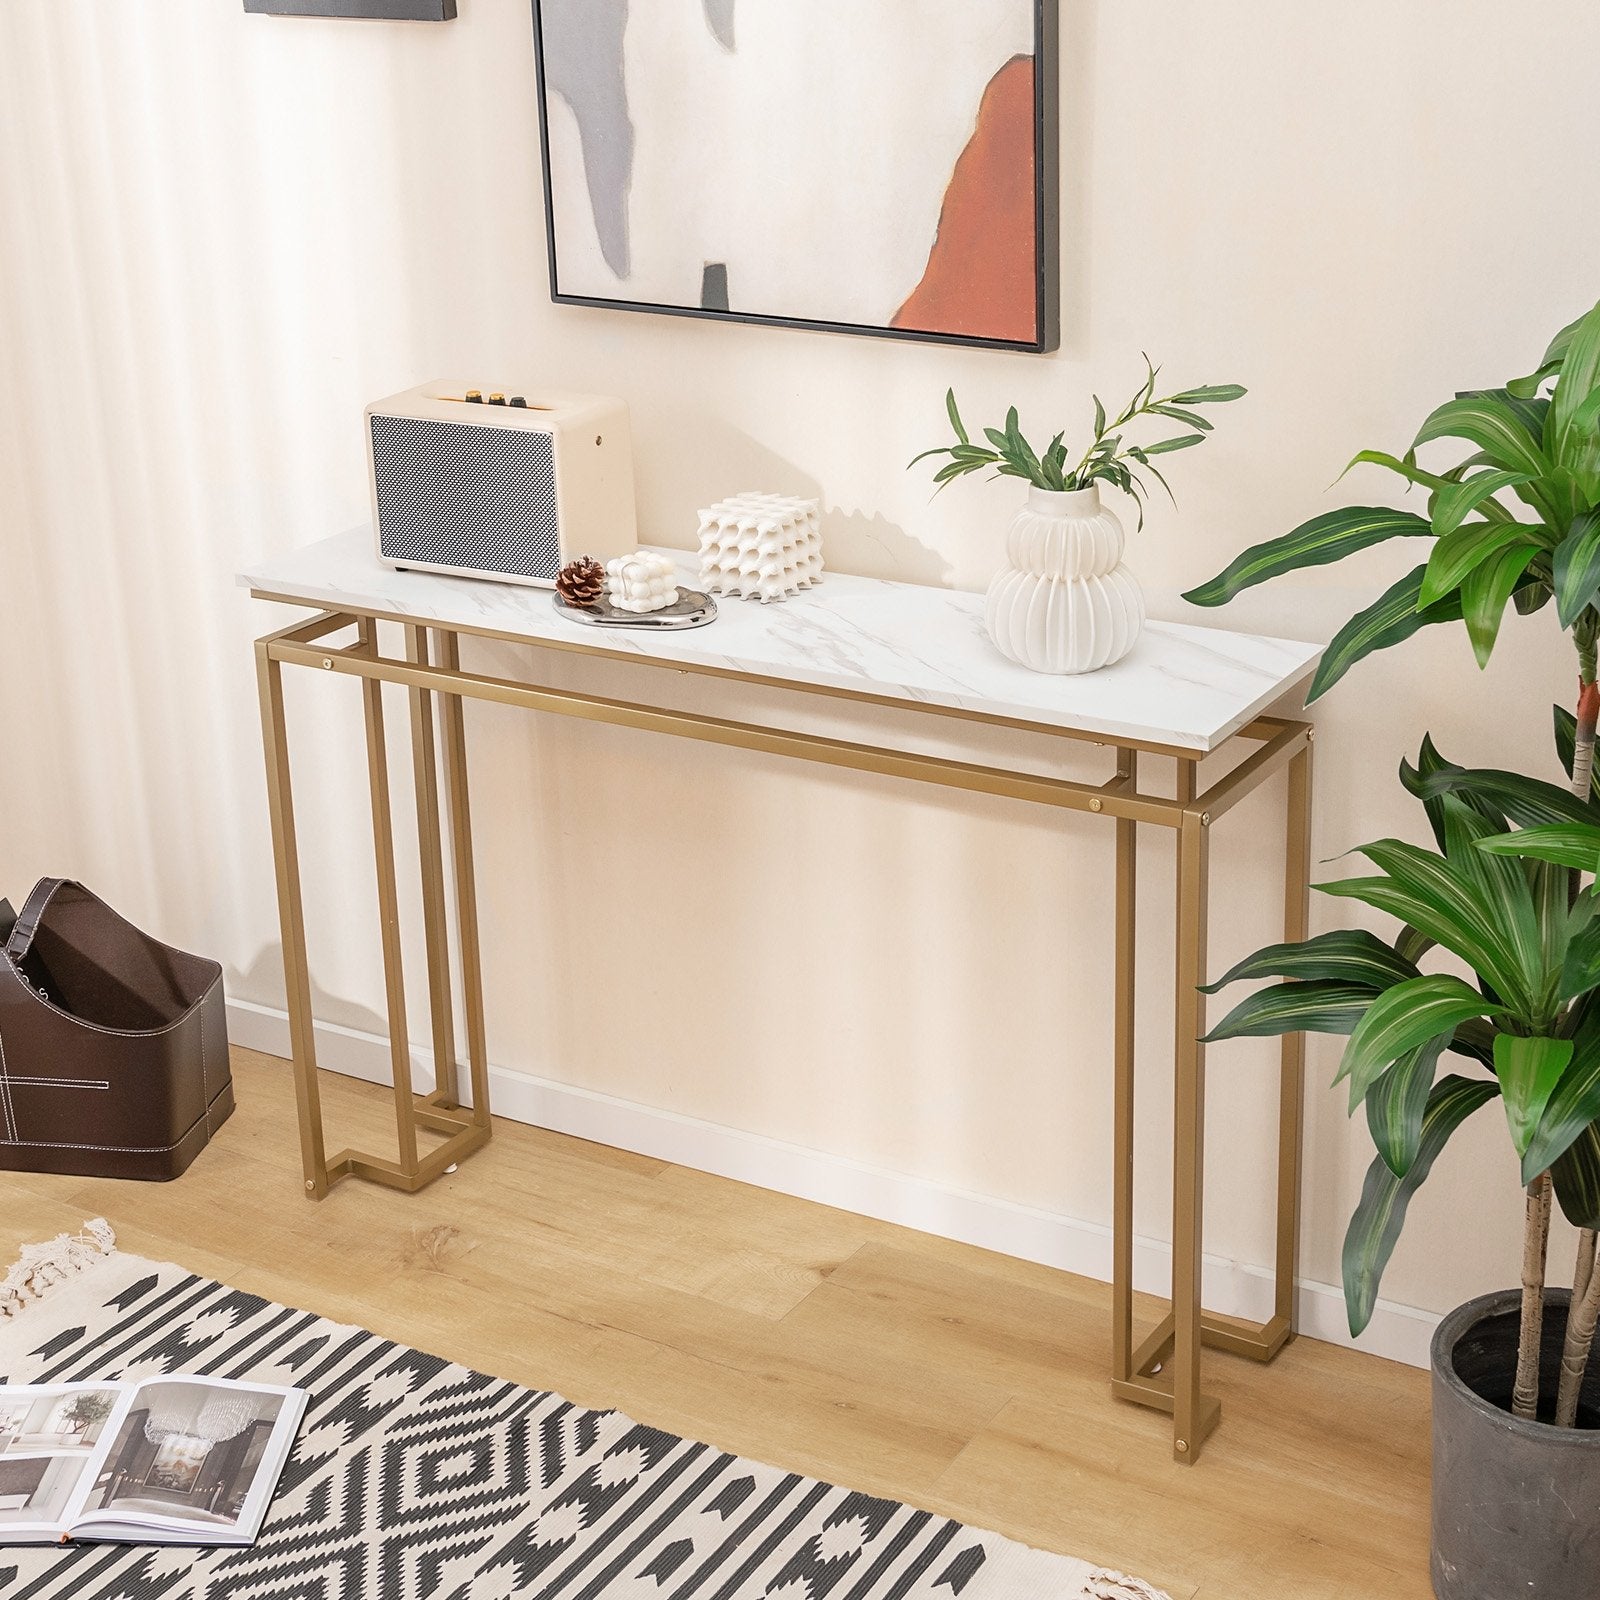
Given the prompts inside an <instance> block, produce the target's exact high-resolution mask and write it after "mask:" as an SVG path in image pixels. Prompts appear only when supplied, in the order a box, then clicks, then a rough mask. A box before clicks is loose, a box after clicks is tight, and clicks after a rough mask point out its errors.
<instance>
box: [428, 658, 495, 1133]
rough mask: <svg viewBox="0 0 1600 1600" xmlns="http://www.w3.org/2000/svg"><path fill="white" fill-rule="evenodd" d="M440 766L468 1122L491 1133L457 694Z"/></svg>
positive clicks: (450, 663) (451, 667)
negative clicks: (446, 804)
mask: <svg viewBox="0 0 1600 1600" xmlns="http://www.w3.org/2000/svg"><path fill="white" fill-rule="evenodd" d="M439 649H440V664H441V665H442V666H444V667H445V668H446V669H447V670H448V671H450V672H459V671H460V670H461V646H460V642H459V640H458V639H457V637H456V635H455V634H453V633H446V634H441V635H440V642H439ZM439 715H440V718H441V720H442V722H443V725H444V767H445V783H446V790H447V793H448V795H449V805H450V858H451V867H452V869H453V872H454V876H455V885H456V929H457V938H458V939H459V940H460V944H461V1005H462V1010H463V1011H464V1013H465V1018H466V1025H467V1061H468V1064H469V1069H470V1073H471V1078H472V1120H473V1122H474V1124H475V1125H476V1126H477V1127H480V1128H482V1129H483V1130H484V1131H485V1133H487V1132H488V1130H489V1126H490V1123H489V1057H488V1050H487V1047H486V1044H485V1040H484V1026H483V960H482V954H481V951H480V948H479V943H478V888H477V877H476V874H475V871H474V868H473V861H472V811H471V805H470V802H469V798H468V794H467V736H466V729H465V726H464V721H463V713H462V701H461V696H460V695H444V696H441V698H440V704H439Z"/></svg>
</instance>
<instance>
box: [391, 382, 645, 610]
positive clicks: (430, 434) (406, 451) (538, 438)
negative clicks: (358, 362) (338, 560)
mask: <svg viewBox="0 0 1600 1600" xmlns="http://www.w3.org/2000/svg"><path fill="white" fill-rule="evenodd" d="M490 392H493V391H490ZM479 393H480V391H479V390H478V389H477V388H476V387H475V386H471V385H468V384H465V383H455V382H440V383H428V384H423V385H421V386H420V387H419V388H416V389H408V390H406V391H405V393H403V394H397V395H392V396H391V397H390V398H389V399H387V400H379V401H376V402H374V403H373V404H372V405H370V406H368V407H367V409H366V415H365V431H366V438H367V465H368V469H369V478H370V481H371V486H372V521H373V529H374V532H375V534H376V537H377V546H378V558H379V560H381V561H383V562H384V563H385V564H387V565H388V566H391V567H399V568H404V569H415V570H416V571H419V572H446V573H450V574H452V575H454V576H456V577H463V578H490V579H494V580H496V581H498V582H502V583H527V584H535V585H538V586H541V587H544V588H550V587H552V586H553V585H554V584H555V580H556V574H557V573H558V572H559V571H560V570H561V568H562V566H563V565H564V564H565V563H566V562H568V561H570V560H572V559H573V557H575V556H580V555H592V556H595V557H597V558H598V559H600V560H601V561H605V560H608V559H610V558H611V557H614V556H620V555H626V554H627V553H628V552H629V551H631V550H634V549H636V548H637V546H638V526H637V522H636V520H635V511H634V498H633V440H632V433H631V430H630V428H629V424H628V408H627V406H626V405H625V404H624V403H623V402H622V401H621V400H616V399H611V398H609V397H607V396H604V395H585V394H569V393H565V392H558V391H552V390H539V389H532V388H529V389H507V390H506V391H505V393H506V394H507V395H509V396H510V397H511V399H510V400H509V401H505V400H502V399H500V398H499V396H498V394H496V396H495V398H494V400H492V401H489V400H483V399H474V398H469V396H476V395H478V394H479Z"/></svg>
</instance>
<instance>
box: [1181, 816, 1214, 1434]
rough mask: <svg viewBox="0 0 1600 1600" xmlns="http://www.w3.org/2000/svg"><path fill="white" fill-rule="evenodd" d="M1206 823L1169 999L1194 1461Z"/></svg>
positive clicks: (1186, 1386) (1187, 852) (1185, 1407)
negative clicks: (1172, 1017)
mask: <svg viewBox="0 0 1600 1600" xmlns="http://www.w3.org/2000/svg"><path fill="white" fill-rule="evenodd" d="M1208 827H1209V819H1208V818H1203V816H1202V814H1200V813H1198V812H1196V811H1194V810H1193V809H1192V808H1191V809H1189V810H1188V811H1186V812H1185V814H1184V818H1183V823H1182V826H1181V827H1180V828H1179V830H1178V961H1177V992H1176V995H1175V999H1174V1013H1175V1024H1176V1025H1175V1029H1174V1047H1175V1049H1174V1058H1175V1072H1174V1096H1175V1104H1174V1115H1173V1160H1172V1337H1173V1343H1172V1357H1171V1361H1172V1369H1171V1370H1172V1423H1173V1429H1172V1449H1173V1454H1174V1456H1175V1457H1176V1458H1177V1459H1178V1460H1179V1461H1183V1462H1192V1461H1193V1460H1195V1458H1196V1457H1197V1456H1198V1455H1199V1453H1200V1445H1201V1443H1202V1441H1203V1439H1204V1437H1205V1434H1206V1433H1207V1432H1209V1431H1210V1427H1211V1426H1212V1425H1213V1424H1214V1423H1215V1420H1216V1411H1217V1407H1216V1405H1215V1402H1208V1401H1206V1400H1205V1398H1204V1397H1203V1396H1202V1395H1201V1392H1200V1350H1201V1345H1202V1342H1203V1329H1202V1326H1201V1307H1200V1293H1201V1285H1200V1270H1201V1237H1202V1233H1203V1227H1202V1218H1203V1212H1204V1186H1205V1114H1206V1108H1205V1093H1206V1080H1205V1046H1204V1045H1202V1044H1201V1043H1200V1037H1201V1035H1202V1034H1203V1033H1204V1032H1205V997H1204V996H1203V995H1202V994H1201V993H1200V991H1199V985H1200V984H1201V983H1202V982H1204V980H1205V962H1206V922H1207V917H1206V912H1207V868H1208V855H1209V843H1210V841H1209V837H1208Z"/></svg>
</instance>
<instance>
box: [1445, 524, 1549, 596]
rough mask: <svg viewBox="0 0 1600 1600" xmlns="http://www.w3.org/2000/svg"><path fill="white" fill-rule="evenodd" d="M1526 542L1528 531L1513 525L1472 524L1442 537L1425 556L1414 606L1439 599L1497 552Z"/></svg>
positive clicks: (1520, 526)
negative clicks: (1426, 562) (1426, 560)
mask: <svg viewBox="0 0 1600 1600" xmlns="http://www.w3.org/2000/svg"><path fill="white" fill-rule="evenodd" d="M1519 542H1521V543H1524V544H1526V543H1530V542H1531V541H1530V540H1529V539H1528V530H1527V529H1526V528H1524V527H1523V526H1522V525H1521V524H1520V523H1516V522H1473V523H1469V524H1468V525H1467V526H1466V527H1464V528H1455V529H1453V530H1452V531H1451V532H1449V533H1447V534H1445V535H1444V536H1443V537H1442V538H1441V539H1440V540H1439V542H1438V544H1436V545H1435V546H1434V547H1433V554H1432V555H1431V556H1429V557H1428V570H1427V573H1426V575H1425V576H1424V578H1423V580H1422V590H1421V592H1420V593H1419V594H1418V596H1417V604H1418V605H1419V606H1422V607H1424V608H1426V607H1428V606H1431V605H1433V604H1434V603H1435V602H1436V601H1439V600H1442V599H1443V598H1444V597H1445V596H1446V595H1447V594H1449V593H1450V591H1451V590H1452V589H1457V588H1459V587H1460V586H1461V583H1462V581H1463V580H1464V579H1465V578H1467V577H1468V576H1469V575H1470V574H1471V573H1472V572H1473V571H1475V570H1476V569H1477V568H1478V567H1479V566H1481V565H1482V564H1483V563H1484V562H1485V561H1487V560H1488V559H1489V558H1490V557H1491V556H1493V555H1495V554H1496V553H1497V552H1498V551H1501V550H1503V549H1505V548H1506V547H1507V546H1508V545H1512V544H1516V543H1519Z"/></svg>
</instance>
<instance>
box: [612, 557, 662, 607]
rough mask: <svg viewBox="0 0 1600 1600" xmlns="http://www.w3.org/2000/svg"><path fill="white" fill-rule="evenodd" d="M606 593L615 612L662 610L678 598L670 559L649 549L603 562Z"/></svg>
mask: <svg viewBox="0 0 1600 1600" xmlns="http://www.w3.org/2000/svg"><path fill="white" fill-rule="evenodd" d="M606 592H607V595H608V597H609V599H610V601H611V603H612V605H614V606H615V607H616V608H617V610H618V611H633V612H637V613H639V614H641V615H642V614H643V613H644V612H647V611H663V610H665V609H666V608H667V607H668V606H670V605H675V604H676V603H677V599H678V580H677V578H676V576H675V575H674V568H673V565H672V558H671V557H670V556H662V555H657V554H656V553H655V551H653V550H640V551H637V552H636V553H635V554H633V555H631V556H618V557H617V558H616V560H615V561H608V562H607V563H606Z"/></svg>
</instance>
